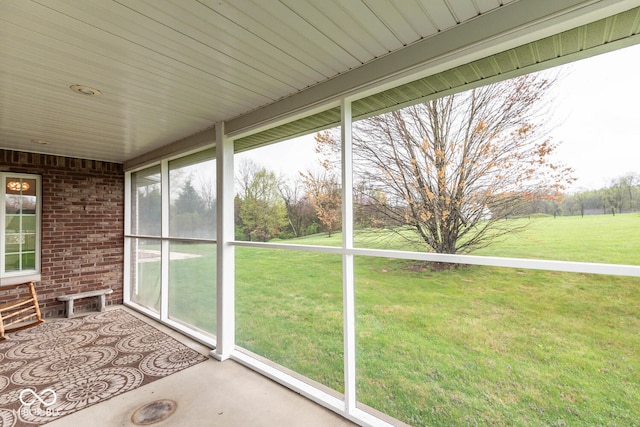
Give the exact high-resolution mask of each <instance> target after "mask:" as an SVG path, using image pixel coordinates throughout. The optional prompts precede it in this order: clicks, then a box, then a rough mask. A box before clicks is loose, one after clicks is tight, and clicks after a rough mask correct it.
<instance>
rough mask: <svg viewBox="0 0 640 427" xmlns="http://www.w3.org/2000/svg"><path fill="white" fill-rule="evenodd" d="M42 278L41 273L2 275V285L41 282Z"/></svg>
mask: <svg viewBox="0 0 640 427" xmlns="http://www.w3.org/2000/svg"><path fill="white" fill-rule="evenodd" d="M40 280H42V277H41V275H40V273H27V274H20V275H15V276H6V277H0V286H9V285H17V284H19V283H26V282H39V281H40Z"/></svg>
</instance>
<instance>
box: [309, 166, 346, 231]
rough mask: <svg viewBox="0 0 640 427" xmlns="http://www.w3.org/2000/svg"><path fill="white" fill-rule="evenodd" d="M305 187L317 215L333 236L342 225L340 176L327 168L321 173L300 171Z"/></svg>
mask: <svg viewBox="0 0 640 427" xmlns="http://www.w3.org/2000/svg"><path fill="white" fill-rule="evenodd" d="M300 176H301V177H302V182H303V184H304V187H305V194H306V195H307V198H308V199H309V201H310V202H311V204H313V207H314V208H315V210H316V215H317V217H318V220H319V221H320V223H321V224H322V225H323V226H324V229H325V230H326V231H327V233H328V234H329V237H331V233H333V232H334V231H335V230H336V229H337V228H339V227H340V222H341V221H340V220H341V212H342V203H341V200H342V192H341V188H340V184H339V181H338V177H337V176H336V175H335V174H332V173H331V172H329V171H328V170H327V169H324V170H323V171H322V172H320V173H315V174H314V173H313V172H310V171H307V172H305V173H302V172H301V173H300Z"/></svg>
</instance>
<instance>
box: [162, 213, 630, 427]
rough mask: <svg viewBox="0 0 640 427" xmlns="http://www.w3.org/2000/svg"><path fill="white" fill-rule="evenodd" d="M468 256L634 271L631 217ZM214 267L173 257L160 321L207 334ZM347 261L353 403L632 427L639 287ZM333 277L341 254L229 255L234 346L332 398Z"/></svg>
mask: <svg viewBox="0 0 640 427" xmlns="http://www.w3.org/2000/svg"><path fill="white" fill-rule="evenodd" d="M518 221H525V220H518ZM340 238H341V237H340V235H339V234H338V235H334V236H332V237H331V238H327V237H315V238H307V239H304V241H296V242H295V243H305V244H320V245H336V244H340V243H339V242H340ZM292 243H293V242H292ZM175 250H177V251H181V250H183V249H181V248H179V246H176V248H175ZM184 250H185V251H186V250H187V249H184ZM189 250H191V251H193V250H194V248H191V249H189ZM196 252H197V251H196ZM200 253H201V254H202V253H205V252H202V251H200ZM478 254H481V255H490V256H508V257H525V258H546V259H566V260H572V261H594V262H605V263H628V264H636V265H638V264H640V215H638V214H628V215H617V216H615V217H613V216H594V217H585V218H581V217H558V218H556V219H553V218H536V219H534V220H532V222H531V224H530V228H529V229H528V230H527V231H525V232H523V233H520V234H519V235H515V236H510V237H509V238H507V239H505V240H504V241H501V242H499V243H497V244H495V245H493V246H491V247H489V248H486V249H484V250H482V251H479V252H478ZM212 259H213V258H212V254H211V253H209V256H204V257H202V258H191V259H188V260H180V261H174V262H172V268H173V271H172V276H173V275H176V277H182V276H184V277H188V278H189V280H185V281H183V283H182V284H181V285H180V288H179V290H180V291H179V292H174V293H173V295H172V296H170V307H174V308H175V312H174V313H173V315H175V316H176V317H178V318H180V317H184V318H186V319H194V318H196V317H198V316H203V317H207V319H208V320H206V321H205V319H203V322H202V325H209V327H206V329H210V324H211V323H210V322H211V320H210V318H211V313H210V312H208V313H207V312H206V311H203V314H201V315H197V313H198V310H197V309H194V307H198V306H203V303H202V299H203V295H205V294H207V293H208V292H210V289H211V288H210V286H211V280H213V277H211V274H212V271H211V270H210V269H209V270H206V269H205V268H204V266H200V265H199V264H198V263H199V262H200V263H204V262H207V263H208V264H209V263H211V261H212ZM355 267H356V273H355V274H356V313H357V320H356V327H357V332H356V333H357V369H358V385H357V391H358V400H359V401H360V402H362V403H364V404H366V405H369V406H371V407H373V408H375V409H377V410H380V411H383V412H386V413H389V414H390V415H392V416H394V417H396V418H398V419H400V420H403V421H405V422H407V423H409V424H411V425H416V426H423V425H424V426H426V425H430V426H441V425H447V426H466V425H470V426H472V425H482V426H484V425H497V426H537V425H541V426H543V425H544V426H573V425H575V426H614V425H615V426H640V407H639V405H638V402H640V334H639V333H638V331H640V314H639V309H638V307H640V278H636V277H610V276H601V275H586V274H574V273H558V272H547V271H535V270H521V269H509V268H493V267H461V268H458V269H451V270H447V271H437V272H433V271H429V270H424V269H421V268H419V266H417V265H416V264H415V263H414V262H410V261H404V260H390V259H382V258H370V257H357V258H356V264H355ZM182 268H184V269H185V270H184V275H183V274H182V273H181V269H182ZM187 270H188V271H187ZM200 271H201V272H203V273H201V277H198V273H197V272H200ZM341 275H342V273H341V257H340V256H339V255H333V254H319V253H310V252H298V251H290V250H273V249H255V248H247V247H236V323H237V331H236V336H237V343H238V345H240V346H241V347H244V348H246V349H248V350H251V351H253V352H255V353H257V354H260V355H262V356H264V357H267V358H269V359H271V360H273V361H275V362H277V363H279V364H281V365H283V366H285V367H287V368H289V369H292V370H294V371H297V372H299V373H301V374H303V375H305V376H307V377H309V378H311V379H312V380H314V381H317V382H319V383H321V384H324V385H325V386H327V387H330V388H332V389H334V390H336V391H338V392H342V391H343V389H344V384H343V379H342V375H343V374H342V372H343V365H342V364H343V344H342V284H341V280H342V277H341ZM203 292H204V293H203ZM174 298H175V299H176V300H174V301H173V302H172V301H171V300H172V299H174ZM178 300H179V301H178ZM209 301H210V299H209ZM204 305H208V304H204ZM181 311H184V312H181ZM196 320H197V319H196ZM195 323H196V325H197V322H195ZM202 325H200V327H203V326H202Z"/></svg>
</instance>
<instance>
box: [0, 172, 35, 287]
mask: <svg viewBox="0 0 640 427" xmlns="http://www.w3.org/2000/svg"><path fill="white" fill-rule="evenodd" d="M8 178H22V179H29V180H35V182H36V201H37V202H36V212H35V217H36V249H35V256H36V262H35V268H34V269H28V270H20V271H9V272H7V271H6V265H5V261H6V260H5V254H6V238H5V233H6V204H5V202H6V195H7V193H6V190H5V189H6V186H7V179H8ZM0 182H1V183H2V191H0V206H2V209H1V212H0V255H1V256H0V287H1V286H8V285H15V284H18V283H24V282H31V281H34V282H39V281H40V280H41V279H42V276H41V247H42V245H41V241H42V231H41V230H42V177H41V176H40V175H35V174H26V173H15V172H0Z"/></svg>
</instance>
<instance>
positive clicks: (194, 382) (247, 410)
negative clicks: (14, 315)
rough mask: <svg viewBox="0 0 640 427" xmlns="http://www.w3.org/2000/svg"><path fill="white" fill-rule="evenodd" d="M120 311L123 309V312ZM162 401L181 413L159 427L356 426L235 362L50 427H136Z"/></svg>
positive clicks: (201, 369) (206, 367)
mask: <svg viewBox="0 0 640 427" xmlns="http://www.w3.org/2000/svg"><path fill="white" fill-rule="evenodd" d="M117 307H119V308H123V306H117ZM125 309H126V308H125ZM126 310H127V311H128V312H129V313H131V314H133V315H135V316H137V317H139V318H140V319H143V320H145V321H146V322H148V323H149V324H151V325H153V326H154V327H156V328H157V329H159V330H161V331H163V332H165V333H167V334H168V335H171V336H172V337H174V338H176V339H178V340H179V341H181V342H182V343H184V344H186V345H188V346H189V347H191V348H193V349H195V350H197V351H199V352H201V353H202V354H204V355H208V354H209V349H208V348H206V347H204V346H202V345H200V344H199V343H197V342H194V341H192V340H190V339H189V338H187V337H185V336H184V335H182V334H179V333H177V332H176V331H173V330H171V329H169V328H167V327H165V326H163V325H161V324H159V323H157V322H154V321H153V320H151V319H149V318H147V317H145V316H143V315H141V314H139V313H137V312H135V311H132V310H129V309H126ZM162 399H169V400H172V401H174V402H176V403H177V407H176V409H175V412H173V414H172V415H170V416H168V417H167V418H166V419H164V420H163V421H159V422H155V423H153V424H148V425H151V426H154V427H165V426H189V427H198V426H220V427H226V426H229V427H239V426H265V427H266V426H269V427H272V426H278V427H287V426H314V427H316V426H317V427H323V426H332V427H333V426H340V427H342V426H355V425H356V424H353V423H351V422H350V421H348V420H346V419H344V418H342V417H340V416H339V415H337V414H335V413H333V412H331V411H329V410H328V409H326V408H323V407H322V406H320V405H318V404H316V403H314V402H312V401H310V400H308V399H306V398H304V397H302V396H300V395H299V394H297V393H295V392H293V391H291V390H289V389H287V388H286V387H283V386H281V385H280V384H278V383H276V382H274V381H272V380H270V379H268V378H266V377H264V376H262V375H260V374H258V373H256V372H254V371H252V370H251V369H248V368H247V367H245V366H243V365H241V364H238V363H236V362H234V361H232V360H227V361H224V362H218V361H216V360H214V359H211V358H210V359H209V360H207V361H205V362H202V363H199V364H197V365H195V366H192V367H190V368H187V369H184V370H183V371H180V372H178V373H176V374H173V375H169V376H167V377H165V378H162V379H159V380H156V381H154V382H152V383H150V384H147V385H144V386H142V387H139V388H137V389H135V390H132V391H130V392H127V393H124V394H121V395H119V396H116V397H114V398H112V399H110V400H108V401H106V402H102V403H99V404H96V405H93V406H91V407H89V408H87V409H84V410H81V411H78V412H75V413H73V414H71V415H68V416H65V417H63V418H61V419H59V420H56V421H54V422H51V423H48V424H47V426H50V427H68V426H123V427H124V426H126V427H129V426H131V427H133V426H136V425H139V424H135V423H134V422H133V421H132V415H133V414H134V412H135V411H136V410H137V409H138V408H140V407H142V406H144V405H147V404H149V403H151V402H154V401H157V400H162Z"/></svg>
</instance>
